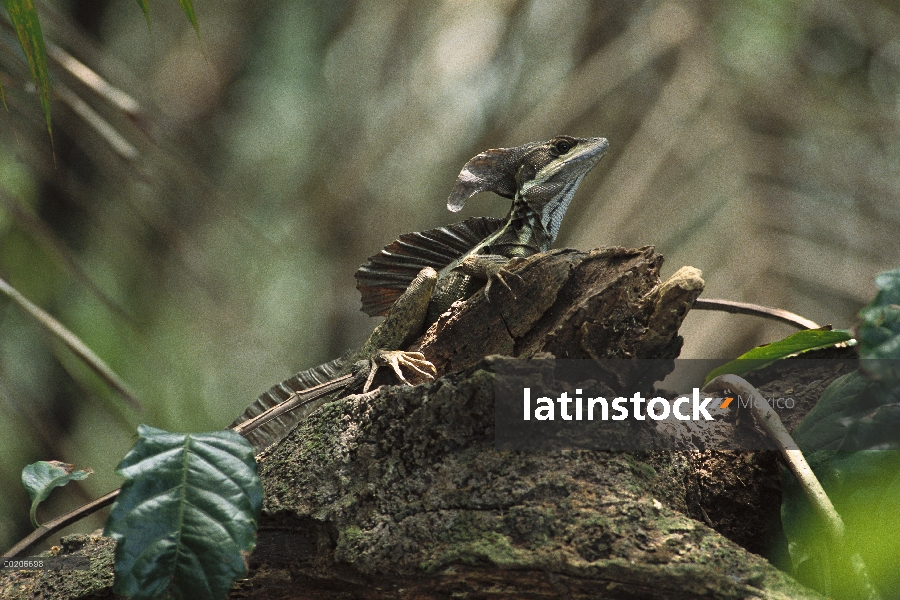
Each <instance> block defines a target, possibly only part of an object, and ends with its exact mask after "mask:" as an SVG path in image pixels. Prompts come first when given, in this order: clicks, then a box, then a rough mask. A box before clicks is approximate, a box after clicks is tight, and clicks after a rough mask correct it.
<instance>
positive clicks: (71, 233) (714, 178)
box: [0, 0, 900, 549]
mask: <svg viewBox="0 0 900 600" xmlns="http://www.w3.org/2000/svg"><path fill="white" fill-rule="evenodd" d="M38 9H39V11H40V14H41V18H42V26H43V28H44V35H45V38H46V39H47V41H48V43H50V44H52V45H51V46H50V59H51V78H52V81H53V85H54V93H53V94H54V95H53V98H52V110H53V145H52V146H51V143H50V139H49V136H48V135H47V132H46V129H45V124H44V117H43V114H42V113H41V112H40V104H39V102H38V99H37V97H36V96H35V94H34V92H33V88H32V86H31V84H30V77H29V75H28V70H27V66H26V64H25V62H24V59H23V57H22V53H21V50H19V48H18V45H17V42H16V40H15V37H14V35H13V34H12V31H11V29H10V27H9V26H8V25H7V26H5V27H3V28H2V32H0V33H2V37H0V39H2V42H3V45H2V50H3V51H2V52H0V75H2V82H3V87H4V90H5V94H6V102H7V104H8V106H9V111H8V112H6V111H3V112H2V115H3V116H2V117H0V276H2V277H3V278H5V279H7V280H8V281H9V282H10V283H11V284H12V285H13V286H15V287H16V288H18V289H19V290H20V291H21V292H22V293H24V294H25V295H26V296H27V297H28V298H30V299H31V300H32V301H33V302H35V303H37V304H38V305H39V306H41V307H42V308H44V309H45V310H47V311H49V312H50V313H51V314H53V315H54V316H55V317H56V318H58V319H59V320H60V321H62V322H63V323H64V324H65V325H66V326H67V327H69V328H71V329H72V330H73V331H74V332H75V333H76V334H77V335H79V336H80V337H81V338H82V339H83V340H84V341H85V342H86V343H87V344H88V345H89V346H90V347H91V348H92V349H93V350H94V351H95V352H97V353H98V354H99V355H100V356H101V357H102V358H103V359H104V360H105V361H107V362H108V363H109V364H110V366H111V367H112V368H113V369H114V370H115V371H116V372H117V373H119V375H121V376H122V377H123V378H124V380H125V381H126V382H128V384H129V385H130V386H131V388H132V389H133V390H134V391H135V392H136V394H137V395H138V396H139V398H140V399H141V401H142V403H143V410H142V411H137V410H134V409H132V408H131V407H129V406H127V405H126V404H124V403H123V402H122V400H121V399H120V398H119V397H118V396H117V395H116V394H115V393H113V392H111V391H110V390H109V389H108V387H107V386H106V385H105V384H103V383H102V382H100V381H99V379H98V378H97V377H95V376H94V375H93V374H92V373H90V372H89V371H88V370H87V369H86V368H85V367H84V366H83V365H82V364H81V363H80V362H79V361H78V360H77V359H76V358H74V356H73V355H72V354H71V353H70V352H69V351H68V350H66V349H65V348H64V347H63V346H62V345H61V344H60V343H59V342H58V341H57V340H55V339H53V338H51V337H50V336H49V335H48V334H47V333H46V332H45V331H44V330H43V329H42V328H41V327H40V326H38V325H37V324H36V323H35V322H34V321H33V320H32V319H31V318H30V317H29V316H27V315H25V314H24V313H23V311H22V310H21V309H20V308H19V307H18V306H16V305H15V304H13V303H11V302H10V301H9V300H8V299H6V298H5V297H0V457H2V458H0V547H2V548H4V549H5V548H7V547H9V546H10V545H12V543H14V542H15V541H16V540H18V539H19V538H20V537H22V536H23V535H25V534H26V533H27V532H28V531H29V526H28V524H27V514H28V505H29V501H28V499H27V496H26V494H25V492H24V491H23V490H22V488H21V485H20V484H19V477H20V472H21V469H22V467H23V466H25V465H26V464H28V463H30V462H33V461H36V460H50V459H57V460H63V461H65V462H69V463H75V464H76V466H77V467H78V468H83V467H92V468H93V469H94V471H95V472H96V473H95V475H94V476H92V477H91V478H90V479H89V480H87V481H86V482H82V483H81V484H79V485H78V486H77V487H76V486H69V488H67V489H66V490H65V491H57V492H55V493H54V494H53V496H52V497H51V500H50V501H49V502H48V503H45V505H43V506H42V509H41V511H39V517H40V518H41V519H42V520H43V519H48V518H50V517H52V516H55V515H56V514H58V513H59V512H60V511H62V510H67V509H70V508H73V507H74V506H77V505H79V504H81V503H82V502H84V501H86V500H88V499H90V498H94V497H96V496H99V495H100V494H102V493H105V492H107V491H109V490H111V489H113V488H115V487H116V486H118V485H119V483H120V480H119V478H117V476H116V475H115V474H114V473H113V469H114V467H115V466H116V464H117V463H118V462H119V460H121V458H122V457H123V456H124V454H125V453H126V452H127V450H128V448H129V447H130V446H131V444H132V443H133V442H134V437H135V433H134V432H135V427H136V426H137V424H138V423H147V424H150V425H153V426H156V427H162V428H165V429H168V430H172V431H179V432H188V431H206V430H213V429H218V428H222V427H225V426H226V425H228V424H229V423H230V422H231V421H232V420H233V419H234V418H235V417H236V416H237V415H238V414H240V413H241V412H242V410H243V409H244V407H245V406H246V405H247V404H249V403H250V402H251V401H252V400H253V399H254V398H255V397H256V396H257V395H258V394H259V393H260V392H262V391H263V390H265V389H267V388H268V387H269V386H271V385H272V384H274V383H276V382H278V381H280V380H281V379H283V378H285V377H287V376H289V375H291V374H293V373H294V372H296V371H297V370H299V369H301V368H307V367H310V366H313V365H316V364H318V363H321V362H324V361H326V360H329V359H331V358H334V357H336V356H338V355H339V354H340V353H342V352H343V351H345V350H346V349H348V348H351V347H353V346H355V345H358V344H360V343H361V342H362V340H364V339H365V337H366V336H367V334H368V332H369V331H370V330H371V328H372V327H373V325H374V324H375V321H374V320H371V319H369V318H368V317H366V316H365V315H364V314H362V313H361V312H359V310H358V306H359V305H358V302H359V299H358V293H357V292H356V290H355V289H354V286H355V280H354V279H353V274H354V272H355V270H356V268H357V266H358V265H359V264H360V263H362V262H363V261H364V260H365V259H366V257H368V256H369V255H371V254H374V253H375V252H377V251H378V250H379V249H380V248H381V247H382V246H384V245H385V244H387V243H389V242H391V241H392V240H393V239H395V238H396V237H397V236H398V235H399V234H401V233H404V232H407V231H416V230H422V229H429V228H433V227H437V226H439V225H442V224H447V223H451V222H454V221H457V220H461V218H465V217H468V216H472V215H494V216H503V215H504V214H505V213H506V211H507V210H508V208H509V201H508V200H504V199H502V198H499V197H493V196H490V195H487V194H485V195H481V196H479V197H476V198H474V199H473V200H472V201H470V202H469V204H468V205H467V206H466V209H465V210H464V211H463V212H462V213H461V214H460V215H452V214H450V213H448V212H447V210H446V206H445V202H446V197H447V195H448V194H449V191H450V188H451V187H452V185H453V183H454V181H455V178H456V175H457V173H458V172H459V170H460V168H461V167H462V165H463V164H464V163H465V161H466V160H468V159H469V158H470V157H472V156H474V155H475V154H477V153H478V152H480V151H482V150H484V149H487V148H490V147H498V146H514V145H519V144H522V143H524V142H528V141H533V140H545V139H549V138H550V137H552V136H554V135H556V134H560V133H566V134H570V135H576V136H596V135H602V136H605V137H607V138H609V140H610V145H611V147H610V150H609V152H608V154H607V157H606V158H605V159H604V161H603V162H601V163H600V165H599V166H598V167H597V168H596V169H594V171H593V172H592V173H591V174H590V175H589V176H588V177H587V178H586V180H585V181H584V183H583V184H582V186H581V188H580V190H579V192H578V193H577V194H576V196H575V199H574V201H573V203H572V206H571V208H570V209H569V213H568V216H567V217H566V220H565V221H564V223H563V227H562V232H561V234H560V238H559V239H558V240H557V246H559V247H563V246H571V247H576V248H580V249H583V250H589V249H592V248H595V247H599V246H610V245H622V246H643V245H655V246H656V247H657V248H658V250H659V251H661V252H662V253H663V254H664V255H665V257H666V267H665V270H664V276H668V275H670V274H671V273H673V272H674V271H675V270H676V269H678V268H679V267H681V266H683V265H692V266H695V267H698V268H700V269H702V270H703V273H704V277H705V279H706V282H707V291H706V292H705V295H706V296H707V297H723V298H727V299H731V300H739V301H749V302H757V303H760V304H765V305H770V306H777V307H781V308H785V309H788V310H792V311H794V312H797V313H800V314H802V315H804V316H806V317H808V318H811V319H813V320H815V321H817V322H819V323H822V324H826V323H832V324H834V325H835V326H838V327H851V326H853V325H854V324H855V322H856V313H857V311H858V310H859V309H860V307H861V306H863V305H864V304H865V303H866V302H868V300H869V299H871V297H872V296H873V294H874V292H875V288H874V285H873V277H874V276H875V274H876V273H877V272H879V271H882V270H885V269H889V268H894V267H897V266H898V256H900V229H898V226H900V162H898V158H900V10H898V8H897V6H896V4H895V3H893V2H887V1H879V0H853V1H851V0H822V1H808V2H799V1H792V0H730V1H729V0H721V1H704V2H697V1H688V0H666V1H658V0H653V1H651V0H568V1H567V2H558V1H555V0H481V1H479V2H465V1H462V0H448V1H444V2H419V1H413V0H407V1H392V2H383V1H365V0H359V1H355V0H347V1H333V2H311V1H297V0H290V1H288V0H272V1H269V2H264V3H260V2H248V1H238V0H220V1H218V2H208V1H206V0H196V9H197V16H198V18H199V22H200V35H199V38H198V36H197V34H196V33H195V31H194V30H193V29H192V28H191V26H190V24H189V23H188V21H187V19H186V18H185V16H184V14H183V13H182V12H181V10H180V8H179V7H178V4H177V3H176V2H174V1H171V0H166V1H163V0H157V1H155V2H151V18H152V25H151V30H149V31H148V27H147V22H146V20H145V19H144V16H143V14H142V13H141V11H140V9H139V8H138V6H137V5H136V3H134V2H124V1H120V2H109V1H103V0H77V1H69V2H47V3H41V4H39V6H38ZM791 331H792V330H791V329H790V328H788V327H786V326H779V325H772V324H768V323H764V322H761V321H759V320H758V319H754V318H751V317H742V316H734V315H725V314H721V313H710V312H700V311H697V312H695V313H692V314H691V315H690V316H689V318H688V320H687V323H686V325H685V327H684V329H683V334H684V336H685V338H686V343H685V349H684V352H683V356H687V357H710V358H712V357H730V356H735V355H737V354H738V353H740V352H743V351H745V350H747V349H749V348H750V347H752V346H753V345H755V344H759V343H765V342H769V341H773V340H775V339H778V338H780V337H783V336H785V335H787V334H789V333H791ZM103 518H105V514H102V515H100V516H99V517H98V518H96V519H93V520H90V521H88V522H83V523H81V524H79V525H77V526H75V528H74V529H75V530H81V531H90V530H92V529H94V528H96V527H99V526H101V525H102V519H103Z"/></svg>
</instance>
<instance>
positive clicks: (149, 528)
mask: <svg viewBox="0 0 900 600" xmlns="http://www.w3.org/2000/svg"><path fill="white" fill-rule="evenodd" d="M138 434H139V435H140V440H138V442H137V443H136V444H135V445H134V447H133V448H132V449H131V451H129V453H128V454H127V455H126V456H125V458H124V459H123V460H122V462H121V463H120V464H119V467H118V470H117V472H118V473H119V474H121V475H123V476H124V477H126V478H127V481H126V482H125V484H124V485H123V486H122V492H121V494H120V495H119V498H118V499H117V500H116V503H115V504H114V505H113V508H112V511H111V512H110V516H109V520H108V522H107V525H106V535H110V536H112V537H113V538H115V539H116V540H117V542H118V544H117V546H116V579H115V584H114V591H115V592H116V593H118V594H122V595H125V596H129V597H130V598H135V599H139V598H148V599H149V598H159V597H162V596H163V595H165V594H169V593H171V594H172V595H174V597H176V598H197V599H215V598H224V597H225V595H226V594H227V592H228V590H229V588H230V587H231V584H232V583H233V582H234V580H235V579H237V578H238V577H241V576H243V575H244V574H245V573H246V569H247V567H246V564H245V562H244V555H245V554H246V553H249V552H251V551H252V550H253V547H254V546H255V544H256V526H257V521H258V519H259V513H260V510H261V508H262V484H261V483H260V480H259V477H258V476H257V475H256V461H255V460H254V456H253V455H254V453H253V447H252V446H250V444H249V443H247V441H246V440H244V439H243V438H242V437H241V436H239V435H237V434H236V433H234V432H232V431H217V432H213V433H205V434H191V435H182V434H176V433H169V432H166V431H163V430H160V429H154V428H153V427H148V426H146V425H141V426H140V427H139V428H138Z"/></svg>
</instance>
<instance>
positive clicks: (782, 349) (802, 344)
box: [703, 327, 853, 384]
mask: <svg viewBox="0 0 900 600" xmlns="http://www.w3.org/2000/svg"><path fill="white" fill-rule="evenodd" d="M851 339H853V336H852V335H851V334H850V332H849V331H846V330H843V329H834V330H832V329H831V328H830V327H822V328H819V329H807V330H806V331H798V332H797V333H795V334H792V335H789V336H788V337H786V338H784V339H783V340H779V341H777V342H772V343H771V344H765V345H763V346H757V347H756V348H753V349H752V350H750V351H748V352H745V353H744V354H742V355H741V356H739V357H737V358H736V359H734V360H733V361H731V362H728V363H725V364H724V365H722V366H721V367H718V368H716V369H713V370H712V371H710V372H709V374H707V376H706V380H705V381H704V382H703V383H704V384H705V383H708V382H709V381H710V380H712V379H714V378H716V377H718V376H719V375H726V374H730V375H743V374H745V373H749V372H750V371H755V370H756V369H762V368H763V367H766V366H768V365H770V364H772V363H773V362H775V361H776V360H780V359H782V358H786V357H788V356H791V355H792V354H797V353H800V352H806V351H808V350H817V349H819V348H827V347H828V346H834V345H835V344H839V343H841V342H847V341H849V340H851Z"/></svg>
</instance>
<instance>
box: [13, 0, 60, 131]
mask: <svg viewBox="0 0 900 600" xmlns="http://www.w3.org/2000/svg"><path fill="white" fill-rule="evenodd" d="M3 5H4V6H5V7H6V12H8V13H9V18H10V20H11V21H12V24H13V27H15V28H16V34H17V35H18V36H19V44H20V45H21V46H22V50H23V51H24V52H25V58H26V59H28V68H29V69H31V78H32V79H34V83H35V85H36V86H37V88H38V91H39V92H40V96H41V106H42V107H43V109H44V117H45V118H46V120H47V132H48V133H50V134H51V135H52V133H53V130H52V128H51V126H50V77H49V75H48V73H47V50H46V49H45V47H44V36H43V35H42V34H41V24H40V22H39V21H38V15H37V11H36V10H35V9H34V2H32V0H3Z"/></svg>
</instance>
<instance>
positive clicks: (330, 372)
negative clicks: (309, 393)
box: [231, 356, 352, 452]
mask: <svg viewBox="0 0 900 600" xmlns="http://www.w3.org/2000/svg"><path fill="white" fill-rule="evenodd" d="M351 361H352V358H350V357H349V356H342V357H341V358H337V359H335V360H333V361H331V362H327V363H325V364H324V365H319V366H318V367H313V368H312V369H307V370H306V371H301V372H299V373H297V374H296V375H294V376H293V377H291V378H289V379H285V380H284V381H282V382H281V383H279V384H277V385H274V386H272V387H271V388H270V389H269V390H268V391H266V392H263V393H262V394H261V395H260V396H259V398H257V399H256V402H254V403H253V404H251V405H250V406H248V407H247V410H245V411H244V414H242V415H241V416H240V417H238V418H237V419H235V421H234V423H232V424H231V426H232V427H234V426H235V425H237V424H238V423H243V422H244V421H246V420H248V419H252V418H253V417H255V416H256V415H259V414H262V413H264V412H265V411H267V410H269V409H270V408H272V407H273V406H275V405H276V404H281V403H282V402H284V401H285V400H287V399H288V398H290V397H291V396H292V395H293V394H295V393H297V392H302V391H304V390H307V389H309V388H311V387H315V386H317V385H319V384H321V383H325V382H327V381H331V380H332V379H336V378H337V377H340V376H341V375H342V374H344V373H345V372H346V371H347V366H348V365H349V364H351ZM320 405H321V402H317V403H316V404H314V405H310V406H308V407H303V408H301V409H298V410H293V411H291V412H288V413H285V414H283V415H279V416H277V417H275V418H274V419H272V420H271V421H269V422H268V423H265V424H263V425H260V426H259V427H258V428H257V429H254V430H253V431H250V432H248V433H247V435H246V439H247V441H248V442H250V443H251V444H253V447H254V448H256V451H257V452H261V451H262V450H264V449H265V448H267V447H268V446H270V445H272V444H274V443H275V442H277V441H279V440H281V439H282V438H284V437H285V435H287V433H288V432H290V431H291V429H293V428H294V427H295V426H296V425H297V423H299V422H300V421H302V420H303V419H305V418H306V417H307V416H308V415H309V414H310V413H311V412H312V411H314V410H315V409H316V408H318V407H319V406H320Z"/></svg>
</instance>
